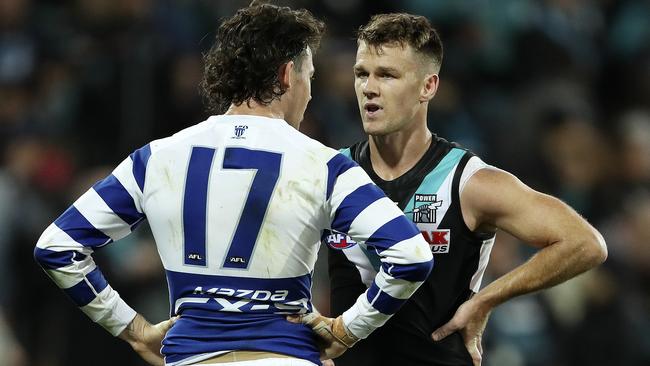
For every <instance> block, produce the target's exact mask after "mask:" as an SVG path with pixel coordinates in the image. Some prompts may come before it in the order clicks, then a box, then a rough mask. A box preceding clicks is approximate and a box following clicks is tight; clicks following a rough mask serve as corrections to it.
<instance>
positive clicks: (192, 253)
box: [183, 146, 216, 266]
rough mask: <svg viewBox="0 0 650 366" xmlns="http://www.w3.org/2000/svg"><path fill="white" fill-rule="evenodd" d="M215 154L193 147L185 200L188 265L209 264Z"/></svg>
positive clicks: (204, 148) (212, 150)
mask: <svg viewBox="0 0 650 366" xmlns="http://www.w3.org/2000/svg"><path fill="white" fill-rule="evenodd" d="M215 151H216V150H215V149H212V148H209V147H199V146H195V147H193V148H192V154H191V156H190V162H189V165H188V167H187V180H186V181H185V195H184V197H185V198H184V200H183V232H184V243H185V244H184V248H185V249H184V253H185V255H184V257H185V260H184V263H185V264H190V265H198V266H205V265H206V258H205V256H206V242H205V240H206V215H207V202H208V179H209V178H210V168H211V167H212V160H213V158H214V153H215Z"/></svg>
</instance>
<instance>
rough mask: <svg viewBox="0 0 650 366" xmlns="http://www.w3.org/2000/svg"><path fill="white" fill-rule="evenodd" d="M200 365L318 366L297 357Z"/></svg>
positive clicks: (203, 365)
mask: <svg viewBox="0 0 650 366" xmlns="http://www.w3.org/2000/svg"><path fill="white" fill-rule="evenodd" d="M200 366H318V365H316V364H315V363H313V362H309V361H307V360H301V359H297V358H265V359H263V360H253V361H237V362H226V363H202V364H201V365H200Z"/></svg>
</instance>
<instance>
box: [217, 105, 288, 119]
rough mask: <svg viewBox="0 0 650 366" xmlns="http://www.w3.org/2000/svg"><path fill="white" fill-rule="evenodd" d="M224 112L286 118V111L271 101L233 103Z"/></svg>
mask: <svg viewBox="0 0 650 366" xmlns="http://www.w3.org/2000/svg"><path fill="white" fill-rule="evenodd" d="M224 114H234V115H249V116H261V117H268V118H277V119H284V112H283V111H282V109H281V108H279V106H278V105H277V103H271V104H269V105H263V104H259V103H257V102H255V101H250V102H244V103H242V104H240V105H235V104H231V105H230V107H229V108H228V110H227V111H226V113H224Z"/></svg>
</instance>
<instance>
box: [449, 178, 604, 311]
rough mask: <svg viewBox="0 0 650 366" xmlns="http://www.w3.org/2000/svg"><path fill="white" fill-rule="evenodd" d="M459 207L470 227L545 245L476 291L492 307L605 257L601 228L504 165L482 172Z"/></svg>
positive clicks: (570, 274)
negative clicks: (502, 233) (508, 170)
mask: <svg viewBox="0 0 650 366" xmlns="http://www.w3.org/2000/svg"><path fill="white" fill-rule="evenodd" d="M461 207H462V210H463V216H464V218H465V222H466V223H467V224H468V226H470V228H471V229H478V230H490V229H493V228H498V229H501V230H504V231H506V232H508V233H510V234H512V235H513V236H515V237H517V238H519V239H520V240H522V241H524V242H526V243H529V244H530V245H533V246H536V247H538V248H541V249H540V250H539V251H538V252H537V253H536V254H535V255H534V256H533V257H532V258H530V259H529V260H528V261H527V262H526V263H524V264H522V265H520V266H519V267H517V268H515V269H514V270H512V271H511V272H509V273H507V274H505V275H504V276H502V277H500V278H498V279H497V280H495V281H494V282H492V283H491V284H489V285H488V286H486V287H485V288H484V289H483V290H481V291H480V292H479V293H478V294H477V295H476V297H477V299H476V300H477V301H479V300H480V301H481V302H485V303H486V304H487V305H488V306H489V307H494V306H497V305H499V304H501V303H503V302H504V301H507V300H508V299H511V298H513V297H515V296H518V295H522V294H526V293H530V292H533V291H536V290H540V289H544V288H548V287H551V286H554V285H557V284H559V283H561V282H564V281H566V280H568V279H570V278H572V277H575V276H576V275H578V274H580V273H582V272H584V271H587V270H589V269H591V268H593V267H595V266H596V265H598V264H600V263H602V262H603V261H604V260H605V258H607V249H606V246H605V242H604V240H603V238H602V236H601V235H600V233H598V231H597V230H596V229H594V228H593V227H592V226H591V225H590V224H589V223H588V222H587V221H586V220H584V219H583V218H582V217H580V215H578V214H577V213H576V212H575V211H574V210H573V209H571V208H570V207H569V206H567V205H566V204H564V203H563V202H561V201H560V200H558V199H556V198H554V197H551V196H549V195H545V194H542V193H539V192H537V191H535V190H533V189H531V188H529V187H528V186H526V185H525V184H523V183H522V182H521V181H519V179H517V178H516V177H515V176H513V175H511V174H509V173H506V172H504V171H502V170H497V169H492V168H491V169H482V170H480V171H478V172H477V173H476V174H475V175H474V176H473V177H472V178H471V179H470V180H469V181H468V183H467V185H466V187H465V190H464V191H463V193H462V196H461Z"/></svg>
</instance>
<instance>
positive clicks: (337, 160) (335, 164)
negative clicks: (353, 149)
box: [325, 154, 358, 199]
mask: <svg viewBox="0 0 650 366" xmlns="http://www.w3.org/2000/svg"><path fill="white" fill-rule="evenodd" d="M355 166H358V165H357V163H355V162H354V161H352V159H350V158H349V157H347V156H345V155H343V154H336V155H334V157H333V158H332V159H330V161H328V162H327V194H326V196H325V197H326V199H330V196H332V190H333V189H334V183H335V182H336V178H338V177H339V175H341V174H343V173H345V172H347V171H348V170H349V169H350V168H353V167H355Z"/></svg>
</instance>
